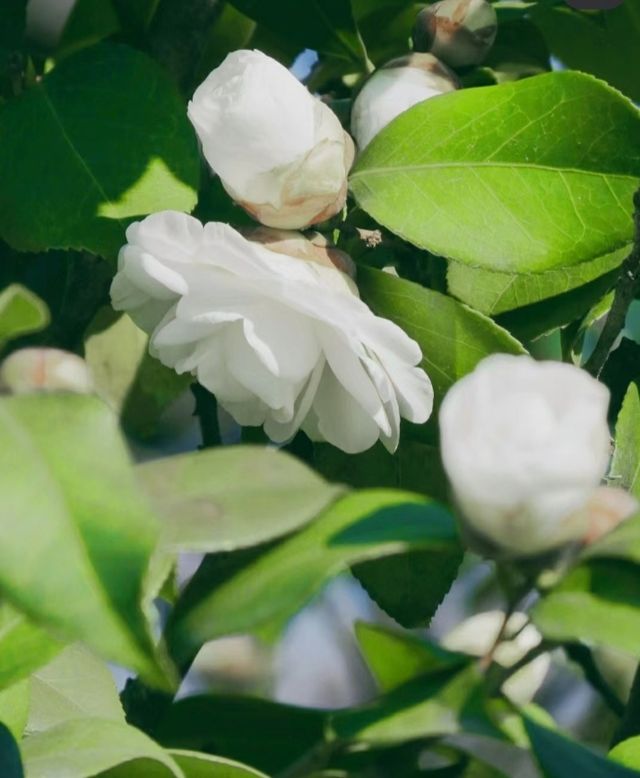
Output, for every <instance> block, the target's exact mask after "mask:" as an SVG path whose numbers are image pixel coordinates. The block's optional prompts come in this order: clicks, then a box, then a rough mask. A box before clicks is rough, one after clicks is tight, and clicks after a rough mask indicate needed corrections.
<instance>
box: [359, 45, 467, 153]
mask: <svg viewBox="0 0 640 778" xmlns="http://www.w3.org/2000/svg"><path fill="white" fill-rule="evenodd" d="M457 85H458V82H457V80H456V77H455V75H454V74H453V73H452V72H451V71H450V70H449V68H447V67H446V65H443V64H442V62H440V61H439V60H437V59H436V58H435V57H434V56H433V55H431V54H420V53H415V54H409V55H408V56H406V57H400V58H398V59H393V60H391V62H387V64H386V65H384V66H383V67H382V68H380V69H379V70H376V71H375V73H374V74H373V75H372V76H371V77H370V78H369V79H368V81H367V82H366V83H365V85H364V86H363V87H362V89H361V91H360V93H359V94H358V96H357V97H356V99H355V101H354V103H353V109H352V111H351V132H352V133H353V136H354V138H355V139H356V142H357V144H358V147H359V148H360V150H361V151H362V150H363V149H364V148H365V146H368V145H369V143H371V141H372V140H373V138H374V137H375V136H376V135H377V134H378V133H379V132H380V130H382V129H383V128H384V127H386V126H387V124H389V122H391V121H393V119H395V118H396V117H397V116H400V114H401V113H404V112H405V111H407V110H408V109H409V108H412V107H413V106H414V105H417V104H418V103H421V102H423V101H424V100H428V99H429V98H431V97H437V96H438V95H441V94H444V93H445V92H451V91H453V90H454V89H456V88H457Z"/></svg>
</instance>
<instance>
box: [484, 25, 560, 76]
mask: <svg viewBox="0 0 640 778" xmlns="http://www.w3.org/2000/svg"><path fill="white" fill-rule="evenodd" d="M501 16H502V14H500V13H499V14H498V33H497V35H496V39H495V41H494V43H493V46H492V47H491V49H490V51H489V54H488V55H487V57H486V59H485V60H484V62H483V63H482V64H483V66H484V67H486V68H491V70H492V71H493V73H494V74H495V76H496V78H497V80H498V83H501V82H502V81H512V80H515V79H518V78H524V77H526V76H533V75H537V74H539V73H544V72H545V71H547V70H549V49H548V48H547V45H546V43H545V40H544V38H543V37H542V35H541V33H540V31H539V30H538V28H537V27H536V26H535V25H534V24H533V23H532V22H531V21H530V20H529V19H504V18H501Z"/></svg>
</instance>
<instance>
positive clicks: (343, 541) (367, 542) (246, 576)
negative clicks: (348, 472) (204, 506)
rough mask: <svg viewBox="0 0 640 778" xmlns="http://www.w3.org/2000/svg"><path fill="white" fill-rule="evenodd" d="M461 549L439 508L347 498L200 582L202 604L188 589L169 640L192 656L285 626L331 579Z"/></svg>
mask: <svg viewBox="0 0 640 778" xmlns="http://www.w3.org/2000/svg"><path fill="white" fill-rule="evenodd" d="M457 548H458V543H457V536H456V528H455V524H454V521H453V519H452V517H451V516H450V514H449V513H447V511H445V510H444V509H443V508H442V507H441V506H439V505H438V504H437V503H434V502H432V501H429V500H427V499H424V498H420V497H418V496H416V495H413V494H410V493H405V492H394V491H383V490H371V491H363V492H359V493H357V494H353V495H348V496H346V497H344V498H343V499H342V500H340V501H339V502H337V503H336V504H335V505H333V506H332V507H331V508H329V510H327V511H326V512H325V513H324V514H322V515H321V516H320V517H319V518H318V519H316V521H314V522H313V523H312V524H310V525H309V526H308V527H305V528H304V529H302V530H301V531H300V532H299V533H298V534H297V535H294V536H293V537H292V538H290V539H288V540H285V541H283V542H282V543H280V544H279V545H278V546H276V547H275V548H274V549H272V550H269V551H266V552H265V553H264V554H263V555H262V556H260V557H259V558H258V559H257V560H256V561H254V562H253V563H250V564H248V565H247V566H246V567H244V568H242V569H241V570H240V571H239V572H238V573H237V574H235V575H233V576H232V577H231V578H230V579H229V580H227V581H225V582H223V583H222V584H221V585H219V586H216V587H215V588H211V589H209V590H208V591H207V590H203V588H202V584H203V582H202V581H200V582H199V589H200V590H199V591H198V593H197V597H196V598H194V597H192V596H190V594H189V587H187V589H186V591H185V594H184V595H183V598H182V599H181V600H178V603H177V605H176V609H175V611H174V615H173V618H172V621H171V622H170V624H169V625H168V628H167V629H168V640H169V642H170V644H171V645H172V647H173V652H174V655H175V654H176V653H177V655H178V656H179V657H180V658H182V657H184V656H189V655H190V654H191V653H192V651H193V650H194V648H196V647H197V646H199V645H201V644H202V643H203V642H204V641H206V640H210V639H212V638H214V637H219V636H221V635H226V634H237V633H242V632H250V631H252V630H255V629H257V628H259V627H263V626H266V625H270V626H272V625H274V624H278V625H282V624H284V623H285V622H286V621H287V620H288V619H289V618H290V617H291V616H293V615H294V613H296V611H298V610H299V609H300V608H302V607H303V606H304V605H305V604H306V603H307V602H308V601H309V600H310V599H311V597H313V595H314V594H316V593H317V592H318V591H319V590H320V589H321V588H322V586H323V585H324V584H325V583H326V582H327V581H328V580H329V579H330V578H332V577H334V576H336V575H338V574H340V573H342V572H344V571H345V570H346V569H348V568H349V567H350V566H351V565H354V564H356V563H357V562H362V561H365V560H366V559H375V558H381V557H388V556H393V555H396V554H399V553H403V552H407V551H410V550H415V551H418V550H425V551H426V550H433V551H435V550H440V551H441V552H442V553H452V552H455V551H457ZM194 599H195V601H194Z"/></svg>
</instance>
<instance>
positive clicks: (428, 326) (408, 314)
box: [358, 267, 525, 429]
mask: <svg viewBox="0 0 640 778" xmlns="http://www.w3.org/2000/svg"><path fill="white" fill-rule="evenodd" d="M358 286H359V288H360V293H361V295H362V298H363V300H364V301H365V302H366V303H367V304H368V305H369V306H370V307H371V308H372V309H373V311H374V312H375V313H376V314H378V315H379V316H384V317H385V318H388V319H391V321H394V322H395V323H396V324H398V325H400V327H402V329H403V330H404V331H405V332H406V333H407V335H409V336H410V337H412V338H413V339H414V340H416V341H417V342H418V344H419V345H420V347H421V348H422V353H423V361H422V366H423V368H424V369H425V371H426V373H427V375H428V376H429V378H430V379H431V382H432V384H433V388H434V391H435V395H436V406H437V404H438V403H439V402H440V401H441V400H442V398H443V397H444V394H445V393H446V391H447V390H448V389H449V388H450V387H451V386H453V384H454V383H455V382H456V381H457V380H458V379H459V378H462V376H464V375H466V374H467V373H469V372H470V371H471V370H473V368H474V367H475V366H476V365H477V364H478V362H480V360H481V359H484V357H486V356H488V355H489V354H492V353H494V352H497V351H500V352H506V353H509V354H523V353H525V352H524V348H523V346H522V345H521V344H520V343H518V341H517V340H515V338H513V337H512V336H511V335H509V333H508V332H506V330H503V329H502V328H501V327H498V325H497V324H495V323H494V322H493V321H491V319H488V318H486V317H485V316H483V315H482V314H480V313H478V312H477V311H472V310H471V309H469V308H467V307H466V306H465V305H462V304H461V303H459V302H456V300H453V299H451V298H450V297H447V296H446V295H443V294H440V292H435V291H433V290H432V289H426V288H425V287H422V286H419V285H418V284H415V283H413V282H411V281H405V280H404V279H400V278H396V277H395V276H392V275H390V274H389V273H384V272H382V271H379V270H373V269H372V268H365V267H361V268H359V269H358ZM408 428H409V429H412V425H408Z"/></svg>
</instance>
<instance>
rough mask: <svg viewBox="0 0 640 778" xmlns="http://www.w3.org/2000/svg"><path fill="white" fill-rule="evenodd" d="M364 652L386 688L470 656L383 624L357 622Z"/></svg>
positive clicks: (366, 659)
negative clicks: (448, 649)
mask: <svg viewBox="0 0 640 778" xmlns="http://www.w3.org/2000/svg"><path fill="white" fill-rule="evenodd" d="M356 638H357V640H358V646H359V647H360V651H361V652H362V655H363V657H364V659H365V661H366V663H367V665H368V667H369V669H370V670H371V672H372V673H373V676H374V678H375V679H376V681H377V683H378V686H379V687H380V689H381V690H382V691H384V692H386V691H391V690H392V689H396V688H397V687H398V686H402V684H404V683H406V682H407V681H410V680H412V679H413V678H418V677H420V676H423V675H428V674H430V673H437V672H440V671H442V670H449V669H451V668H454V667H460V666H461V665H464V664H467V663H468V661H469V659H468V657H466V656H463V655H462V654H454V653H453V652H452V651H447V650H446V649H444V648H441V647H440V646H438V645H437V644H435V643H431V642H429V641H426V640H421V639H420V638H418V637H415V636H414V635H411V634H407V633H405V632H398V631H396V630H392V629H389V628H388V627H383V626H381V625H379V624H365V623H363V622H359V623H358V624H356Z"/></svg>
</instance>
